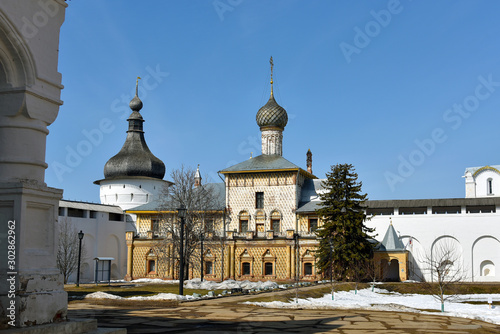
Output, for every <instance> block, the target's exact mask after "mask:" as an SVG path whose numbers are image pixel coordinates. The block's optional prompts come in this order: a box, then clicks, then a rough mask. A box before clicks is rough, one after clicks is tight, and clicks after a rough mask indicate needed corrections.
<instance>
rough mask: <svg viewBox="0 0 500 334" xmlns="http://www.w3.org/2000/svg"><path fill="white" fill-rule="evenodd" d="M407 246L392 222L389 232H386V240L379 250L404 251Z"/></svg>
mask: <svg viewBox="0 0 500 334" xmlns="http://www.w3.org/2000/svg"><path fill="white" fill-rule="evenodd" d="M404 249H405V246H404V245H403V243H402V242H401V240H400V239H399V236H398V234H397V233H396V230H395V229H394V226H392V224H390V225H389V227H388V228H387V232H385V236H384V240H382V243H381V244H380V246H379V250H381V251H403V250H404Z"/></svg>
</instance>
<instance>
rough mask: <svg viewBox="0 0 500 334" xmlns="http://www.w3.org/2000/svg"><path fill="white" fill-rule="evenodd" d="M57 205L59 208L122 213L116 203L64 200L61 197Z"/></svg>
mask: <svg viewBox="0 0 500 334" xmlns="http://www.w3.org/2000/svg"><path fill="white" fill-rule="evenodd" d="M59 207H61V208H74V209H81V210H92V211H100V212H112V213H119V214H122V213H123V210H122V209H121V208H120V207H119V206H117V205H108V204H97V203H88V202H79V201H69V200H65V199H62V200H60V201H59Z"/></svg>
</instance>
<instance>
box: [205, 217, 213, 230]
mask: <svg viewBox="0 0 500 334" xmlns="http://www.w3.org/2000/svg"><path fill="white" fill-rule="evenodd" d="M213 230H214V220H213V219H209V220H207V221H206V222H205V232H212V231H213Z"/></svg>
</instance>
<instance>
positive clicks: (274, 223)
mask: <svg viewBox="0 0 500 334" xmlns="http://www.w3.org/2000/svg"><path fill="white" fill-rule="evenodd" d="M271 230H273V231H274V233H279V232H281V213H279V212H278V211H273V213H271Z"/></svg>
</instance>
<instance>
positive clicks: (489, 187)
mask: <svg viewBox="0 0 500 334" xmlns="http://www.w3.org/2000/svg"><path fill="white" fill-rule="evenodd" d="M486 194H487V195H493V179H492V178H491V177H490V178H489V179H488V180H486Z"/></svg>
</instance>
